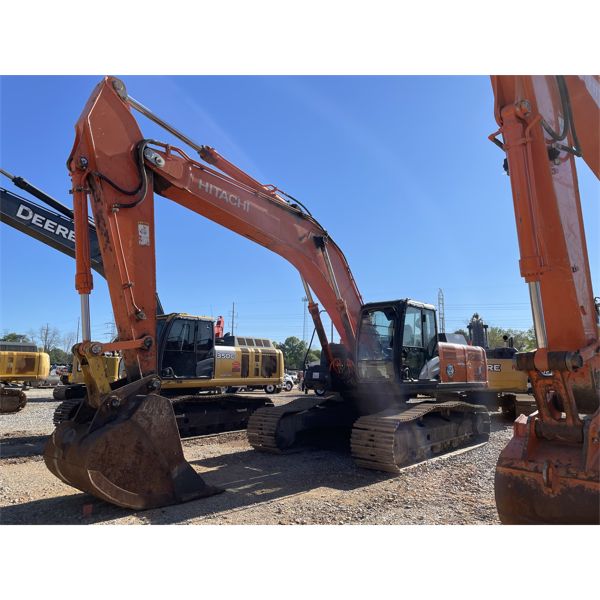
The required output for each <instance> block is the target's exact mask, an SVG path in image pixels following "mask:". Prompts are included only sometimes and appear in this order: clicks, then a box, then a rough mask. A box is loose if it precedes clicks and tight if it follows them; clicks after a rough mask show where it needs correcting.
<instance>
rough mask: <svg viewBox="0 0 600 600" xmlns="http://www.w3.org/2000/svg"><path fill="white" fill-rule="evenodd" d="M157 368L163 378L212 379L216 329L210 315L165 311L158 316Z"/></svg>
mask: <svg viewBox="0 0 600 600" xmlns="http://www.w3.org/2000/svg"><path fill="white" fill-rule="evenodd" d="M157 340H158V343H159V350H158V357H159V358H158V365H159V366H158V370H159V373H160V374H161V377H163V378H164V379H167V380H168V379H176V378H186V379H196V378H200V379H212V377H213V375H214V370H215V333H214V325H213V321H212V319H206V318H202V317H192V316H189V315H164V316H161V317H159V318H158V319H157Z"/></svg>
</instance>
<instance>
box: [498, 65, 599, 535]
mask: <svg viewBox="0 0 600 600" xmlns="http://www.w3.org/2000/svg"><path fill="white" fill-rule="evenodd" d="M492 87H493V90H494V96H495V116H496V121H497V122H498V125H499V126H500V129H499V130H498V131H497V132H496V133H495V134H492V135H491V136H490V139H491V140H492V141H493V142H494V143H496V144H497V145H498V146H500V148H502V150H503V151H504V152H505V153H506V158H507V160H506V162H505V169H506V170H507V173H508V175H509V177H510V183H511V188H512V194H513V202H514V210H515V220H516V224H517V234H518V240H519V250H520V262H519V266H520V270H521V275H522V277H523V278H524V279H525V281H526V282H527V284H528V286H529V293H530V298H531V308H532V313H533V321H534V328H535V333H536V339H537V349H536V350H535V351H533V352H523V353H517V354H516V362H517V368H519V369H521V370H524V371H527V373H528V375H529V378H530V380H531V384H532V388H533V394H534V396H535V400H536V405H537V411H536V412H535V413H533V414H532V415H530V416H528V417H526V416H525V415H521V416H519V417H518V418H517V420H516V421H515V423H514V435H513V438H512V440H511V441H510V443H509V444H508V446H507V447H506V448H505V449H504V450H503V452H502V453H501V455H500V458H499V460H498V464H497V467H496V478H495V493H496V505H497V508H498V514H499V516H500V520H501V521H502V522H503V523H532V524H533V523H564V524H569V523H570V524H597V523H599V522H600V469H599V462H600V413H599V404H600V402H599V399H600V341H599V335H598V322H599V303H598V299H597V298H594V294H593V292H592V279H591V275H590V266H589V261H588V253H587V247H586V242H585V232H584V227H583V217H582V210H581V201H580V197H579V189H578V184H577V174H576V168H575V157H582V158H583V160H584V161H585V162H586V164H587V165H588V166H589V168H590V169H591V170H592V171H593V172H594V174H595V175H596V177H599V176H600V158H599V152H600V142H599V140H598V134H599V132H600V121H599V115H600V110H599V103H600V78H599V77H598V76H587V77H577V76H564V77H561V76H559V77H549V76H514V77H508V76H502V77H492ZM499 134H501V135H502V138H503V139H502V141H500V140H499V139H497V136H498V135H499Z"/></svg>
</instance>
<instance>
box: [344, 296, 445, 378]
mask: <svg viewBox="0 0 600 600" xmlns="http://www.w3.org/2000/svg"><path fill="white" fill-rule="evenodd" d="M436 354H437V323H436V318H435V308H434V307H433V306H432V305H430V304H423V303H420V302H415V301H414V300H408V299H406V300H395V301H393V302H377V303H371V304H366V305H365V306H364V307H363V310H362V313H361V317H360V325H359V331H358V337H357V354H356V355H357V368H358V377H359V379H360V380H361V381H363V382H366V381H389V382H404V381H418V380H419V379H421V378H422V375H421V374H422V372H423V370H424V367H425V366H426V365H427V363H428V362H429V361H431V360H432V359H433V358H434V357H435V356H436Z"/></svg>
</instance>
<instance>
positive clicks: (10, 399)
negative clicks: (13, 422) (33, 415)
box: [0, 387, 27, 413]
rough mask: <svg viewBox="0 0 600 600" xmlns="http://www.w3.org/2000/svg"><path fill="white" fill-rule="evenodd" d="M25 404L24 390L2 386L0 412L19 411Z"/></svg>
mask: <svg viewBox="0 0 600 600" xmlns="http://www.w3.org/2000/svg"><path fill="white" fill-rule="evenodd" d="M26 404H27V396H26V395H25V392H22V391H21V390H18V389H15V388H7V387H3V388H2V390H1V391H0V413H14V412H19V411H20V410H21V409H22V408H24V407H25V405H26Z"/></svg>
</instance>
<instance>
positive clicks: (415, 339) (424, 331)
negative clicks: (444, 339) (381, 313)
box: [400, 304, 437, 379]
mask: <svg viewBox="0 0 600 600" xmlns="http://www.w3.org/2000/svg"><path fill="white" fill-rule="evenodd" d="M436 339H437V335H436V326H435V312H434V311H433V310H431V309H428V308H422V307H419V306H412V305H410V304H408V305H407V306H406V310H405V313H404V325H403V331H402V352H401V353H400V360H401V368H400V372H401V373H402V378H403V379H418V378H419V374H420V373H421V370H422V369H423V367H424V366H425V363H426V362H427V361H428V360H430V359H431V358H432V357H433V355H434V354H435V350H436V344H435V341H436Z"/></svg>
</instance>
